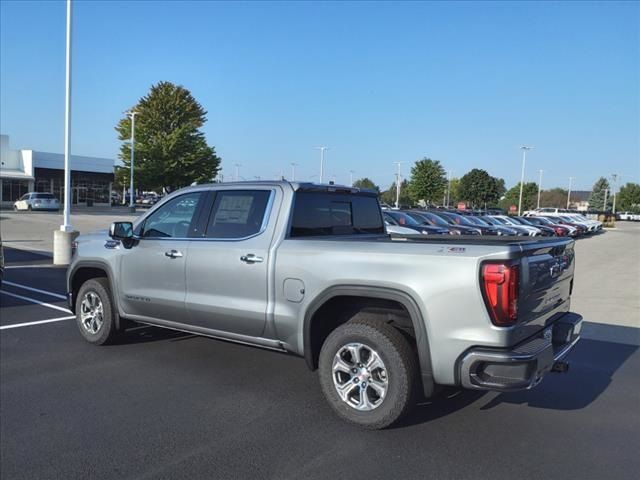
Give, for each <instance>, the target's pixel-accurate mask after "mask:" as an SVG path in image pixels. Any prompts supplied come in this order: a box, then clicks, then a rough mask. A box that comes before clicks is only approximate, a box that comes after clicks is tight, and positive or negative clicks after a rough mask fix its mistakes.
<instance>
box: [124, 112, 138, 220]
mask: <svg viewBox="0 0 640 480" xmlns="http://www.w3.org/2000/svg"><path fill="white" fill-rule="evenodd" d="M125 113H126V115H127V116H128V117H129V118H130V119H131V172H130V173H131V178H130V179H129V211H130V212H132V213H135V211H136V204H135V201H134V199H133V164H134V158H135V155H136V115H137V114H138V112H136V111H135V110H131V111H129V112H125Z"/></svg>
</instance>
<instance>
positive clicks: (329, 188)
mask: <svg viewBox="0 0 640 480" xmlns="http://www.w3.org/2000/svg"><path fill="white" fill-rule="evenodd" d="M276 185H279V186H283V187H289V188H291V189H292V190H293V191H295V192H298V191H300V192H340V193H349V194H361V195H368V196H371V195H375V196H377V195H378V192H376V191H375V190H371V189H367V188H358V187H350V186H348V185H337V184H330V183H313V182H290V181H288V180H253V181H239V182H222V183H202V184H198V185H192V186H191V187H186V188H184V189H181V190H187V189H189V190H190V189H198V188H207V187H219V186H230V187H235V186H242V187H259V186H276Z"/></svg>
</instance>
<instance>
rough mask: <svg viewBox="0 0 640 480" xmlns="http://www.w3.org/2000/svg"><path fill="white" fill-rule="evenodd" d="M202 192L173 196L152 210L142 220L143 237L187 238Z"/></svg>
mask: <svg viewBox="0 0 640 480" xmlns="http://www.w3.org/2000/svg"><path fill="white" fill-rule="evenodd" d="M203 197H204V193H203V192H194V193H186V194H184V195H180V196H179V197H175V198H173V199H171V200H169V201H168V202H167V203H165V204H164V205H163V206H161V207H160V208H159V209H158V210H156V211H155V212H153V213H152V214H151V215H149V217H147V219H146V220H145V221H144V226H143V228H142V237H143V238H187V237H188V236H189V231H190V229H191V224H192V222H193V221H194V220H195V219H194V215H195V213H196V211H197V210H198V204H199V203H200V202H201V201H202V198H203Z"/></svg>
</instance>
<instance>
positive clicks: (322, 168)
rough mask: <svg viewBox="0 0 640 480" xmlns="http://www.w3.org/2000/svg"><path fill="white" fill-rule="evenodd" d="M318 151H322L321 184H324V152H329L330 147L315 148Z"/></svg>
mask: <svg viewBox="0 0 640 480" xmlns="http://www.w3.org/2000/svg"><path fill="white" fill-rule="evenodd" d="M315 148H316V150H320V183H322V178H323V176H324V151H325V150H328V149H329V147H315Z"/></svg>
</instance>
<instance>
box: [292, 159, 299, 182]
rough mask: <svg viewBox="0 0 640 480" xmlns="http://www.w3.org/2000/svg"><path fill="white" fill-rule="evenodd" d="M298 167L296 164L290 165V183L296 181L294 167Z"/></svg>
mask: <svg viewBox="0 0 640 480" xmlns="http://www.w3.org/2000/svg"><path fill="white" fill-rule="evenodd" d="M297 166H298V164H297V163H293V162H292V163H291V181H292V182H295V181H296V167H297Z"/></svg>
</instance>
